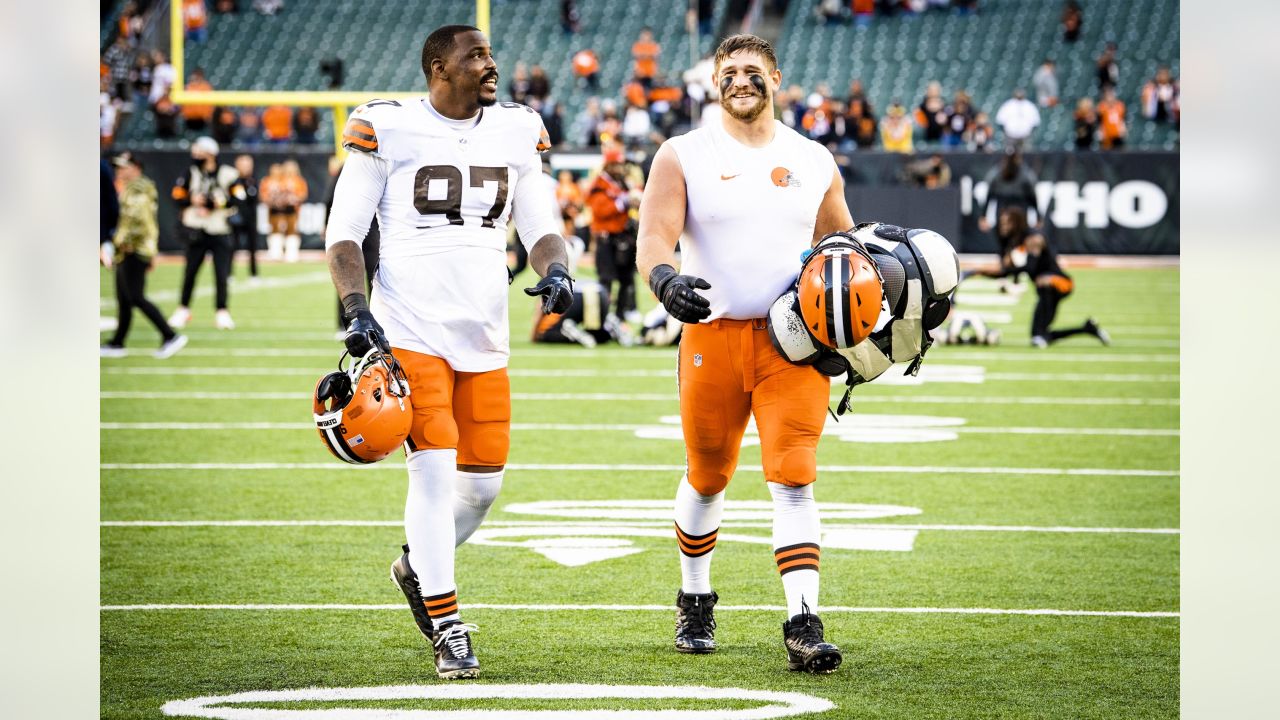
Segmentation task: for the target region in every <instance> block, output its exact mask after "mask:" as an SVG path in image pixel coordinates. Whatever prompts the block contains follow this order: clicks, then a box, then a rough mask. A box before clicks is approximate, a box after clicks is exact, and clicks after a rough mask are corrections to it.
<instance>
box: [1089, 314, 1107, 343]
mask: <svg viewBox="0 0 1280 720" xmlns="http://www.w3.org/2000/svg"><path fill="white" fill-rule="evenodd" d="M1084 331H1085V332H1087V333H1089V334H1090V335H1092V336H1094V337H1096V338H1098V342H1100V343H1102V344H1103V345H1106V346H1110V345H1111V335H1109V334H1108V333H1107V331H1106V330H1103V329H1102V328H1101V327H1098V321H1097V320H1094V319H1093V318H1089V319H1088V320H1085V321H1084Z"/></svg>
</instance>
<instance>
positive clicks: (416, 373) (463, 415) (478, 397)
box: [392, 348, 511, 466]
mask: <svg viewBox="0 0 1280 720" xmlns="http://www.w3.org/2000/svg"><path fill="white" fill-rule="evenodd" d="M392 354H393V355H395V357H396V359H397V360H399V361H400V365H401V367H403V368H404V373H405V376H406V377H408V378H409V402H410V403H412V405H413V424H412V425H411V426H410V428H409V438H408V439H407V440H406V441H405V444H406V446H407V447H408V450H409V452H416V451H418V450H451V449H454V448H456V449H457V450H458V464H459V465H489V466H498V465H505V464H507V451H508V450H509V449H510V448H511V381H510V379H508V377H507V369H506V368H499V369H497V370H490V371H488V372H479V373H470V372H458V371H456V370H454V369H453V368H452V367H450V366H449V363H447V362H445V360H444V358H439V357H436V356H434V355H424V354H422V353H418V352H414V351H412V350H405V349H403V348H392Z"/></svg>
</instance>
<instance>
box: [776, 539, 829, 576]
mask: <svg viewBox="0 0 1280 720" xmlns="http://www.w3.org/2000/svg"><path fill="white" fill-rule="evenodd" d="M821 556H822V548H820V547H818V543H796V544H795V545H787V546H786V547H780V548H777V549H775V550H774V551H773V559H774V561H775V562H777V563H778V573H779V574H781V575H786V574H787V573H791V572H795V571H796V570H813V571H814V572H817V571H818V561H819V559H820V558H821Z"/></svg>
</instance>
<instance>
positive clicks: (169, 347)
mask: <svg viewBox="0 0 1280 720" xmlns="http://www.w3.org/2000/svg"><path fill="white" fill-rule="evenodd" d="M186 346H187V336H186V335H174V336H173V337H172V338H170V339H169V341H168V342H166V343H164V344H163V345H161V346H160V349H159V350H157V351H155V353H153V354H152V356H153V357H155V359H157V360H167V359H169V358H171V357H173V356H174V355H177V354H178V351H179V350H181V349H182V348H184V347H186Z"/></svg>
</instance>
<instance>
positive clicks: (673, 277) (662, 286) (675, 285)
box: [649, 265, 711, 323]
mask: <svg viewBox="0 0 1280 720" xmlns="http://www.w3.org/2000/svg"><path fill="white" fill-rule="evenodd" d="M649 287H650V288H652V289H653V294H654V295H657V296H658V299H659V300H661V301H662V305H663V307H665V308H666V309H667V312H669V313H671V317H673V318H675V319H677V320H679V321H680V322H684V323H696V322H701V321H703V320H706V319H707V318H708V317H710V316H711V301H710V300H707V299H706V298H705V297H703V296H702V295H699V294H698V293H697V292H695V291H696V290H710V289H711V283H709V282H707V281H706V280H703V279H702V278H700V277H694V276H693V275H677V274H676V271H675V268H673V267H671V266H670V265H659V266H658V267H656V268H654V269H653V272H652V273H651V274H650V275H649Z"/></svg>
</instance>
